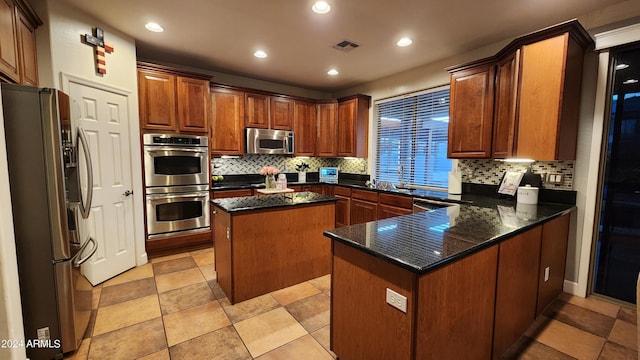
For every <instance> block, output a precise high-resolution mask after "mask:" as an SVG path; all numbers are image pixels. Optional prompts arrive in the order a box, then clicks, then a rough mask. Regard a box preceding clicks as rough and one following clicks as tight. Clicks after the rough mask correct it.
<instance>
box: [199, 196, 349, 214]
mask: <svg viewBox="0 0 640 360" xmlns="http://www.w3.org/2000/svg"><path fill="white" fill-rule="evenodd" d="M334 201H338V199H337V198H335V197H333V196H328V195H322V194H317V193H314V192H310V191H305V192H297V193H286V194H274V195H258V196H243V197H233V198H223V199H213V200H210V202H211V204H212V205H214V206H216V207H218V208H220V209H222V210H224V211H226V212H229V213H236V212H245V211H254V210H262V209H272V208H282V207H291V206H300V205H309V204H319V203H325V202H334Z"/></svg>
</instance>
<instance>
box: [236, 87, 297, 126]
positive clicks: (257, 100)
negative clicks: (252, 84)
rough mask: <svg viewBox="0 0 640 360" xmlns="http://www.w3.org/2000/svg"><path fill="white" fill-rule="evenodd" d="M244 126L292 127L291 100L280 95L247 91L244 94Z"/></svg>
mask: <svg viewBox="0 0 640 360" xmlns="http://www.w3.org/2000/svg"><path fill="white" fill-rule="evenodd" d="M244 101H245V121H244V124H245V126H246V127H251V128H261V129H276V130H292V129H293V112H294V111H293V100H292V99H289V98H286V97H282V96H270V95H267V94H262V93H251V92H247V93H245V95H244Z"/></svg>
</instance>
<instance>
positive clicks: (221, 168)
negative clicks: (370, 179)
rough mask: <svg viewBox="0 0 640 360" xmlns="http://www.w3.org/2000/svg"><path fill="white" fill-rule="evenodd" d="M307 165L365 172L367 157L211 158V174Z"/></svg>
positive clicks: (283, 169) (314, 168)
mask: <svg viewBox="0 0 640 360" xmlns="http://www.w3.org/2000/svg"><path fill="white" fill-rule="evenodd" d="M303 162H304V163H306V164H308V165H309V169H307V171H312V172H317V171H319V169H320V168H321V167H338V168H340V172H344V173H351V174H367V173H368V171H367V170H368V168H367V159H362V158H355V159H344V158H318V157H310V158H296V157H290V156H283V155H245V156H242V157H238V158H229V159H226V158H214V159H212V160H211V169H212V172H211V173H212V174H215V175H235V174H258V173H259V172H260V169H262V167H263V166H274V167H276V168H278V169H279V170H280V171H281V172H287V173H293V172H296V165H299V164H300V163H303Z"/></svg>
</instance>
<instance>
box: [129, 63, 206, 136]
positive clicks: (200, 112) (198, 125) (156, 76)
mask: <svg viewBox="0 0 640 360" xmlns="http://www.w3.org/2000/svg"><path fill="white" fill-rule="evenodd" d="M138 102H139V107H140V128H142V129H143V130H151V131H165V132H172V133H182V132H186V133H199V134H206V133H207V130H208V125H207V122H208V121H207V117H208V114H209V111H208V102H209V76H207V75H202V74H196V73H191V72H187V71H183V70H179V69H174V68H169V67H166V66H162V65H156V64H151V63H145V62H138Z"/></svg>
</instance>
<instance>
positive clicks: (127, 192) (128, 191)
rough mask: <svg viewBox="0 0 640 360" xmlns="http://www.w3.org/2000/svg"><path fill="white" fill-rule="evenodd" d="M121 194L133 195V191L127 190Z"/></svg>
mask: <svg viewBox="0 0 640 360" xmlns="http://www.w3.org/2000/svg"><path fill="white" fill-rule="evenodd" d="M122 195H124V196H129V195H133V191H131V190H127V191H125V192H123V193H122Z"/></svg>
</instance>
